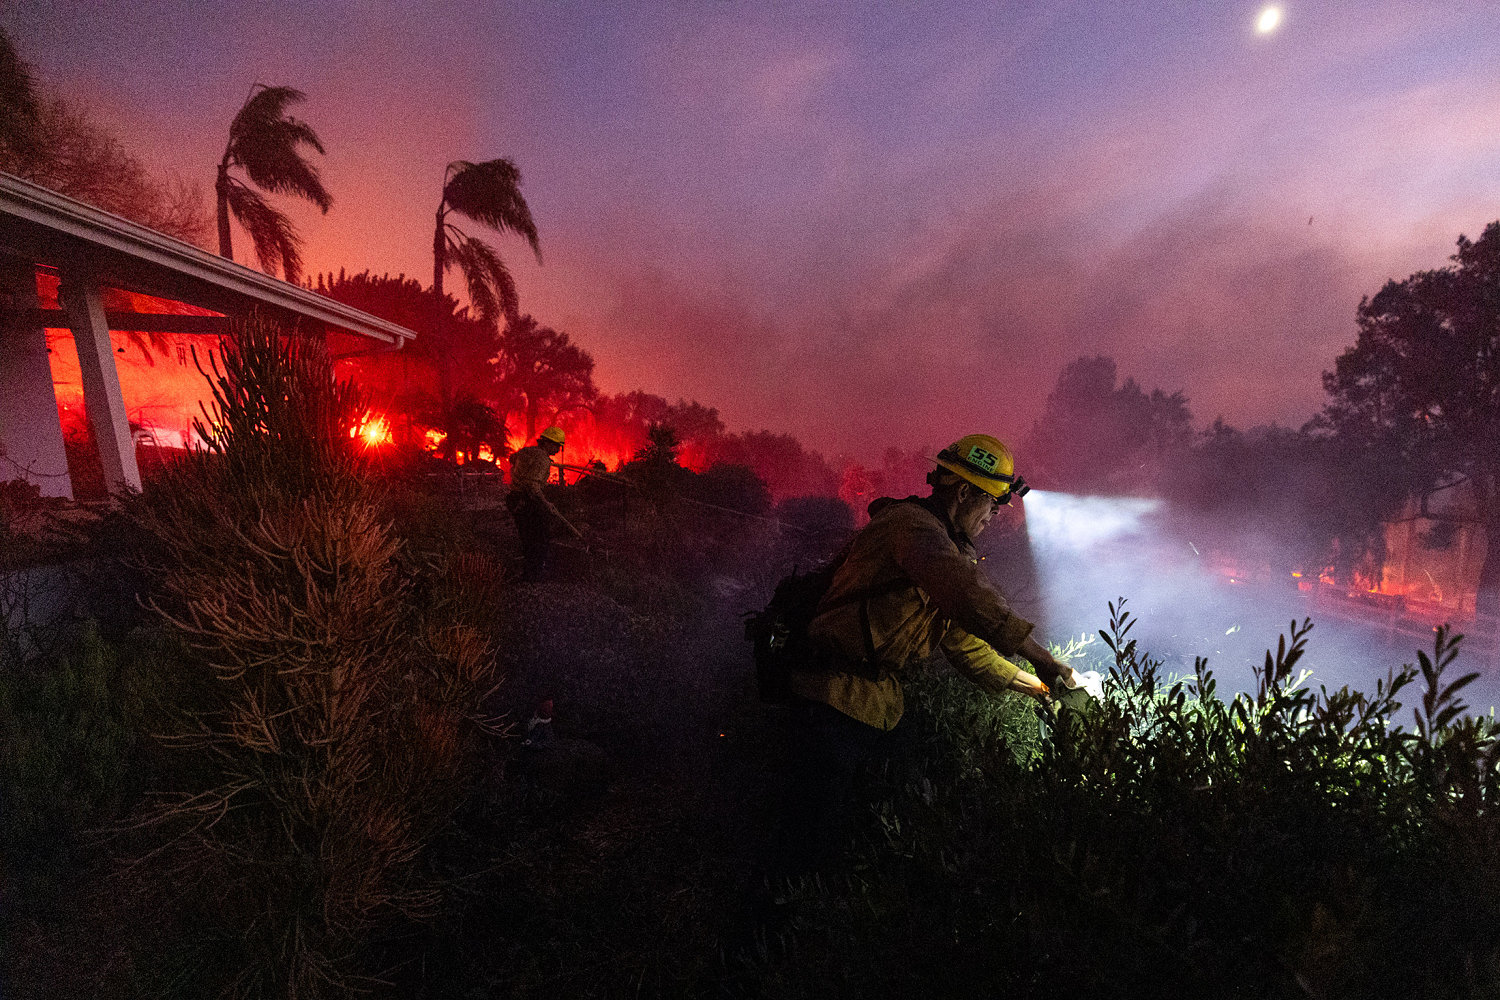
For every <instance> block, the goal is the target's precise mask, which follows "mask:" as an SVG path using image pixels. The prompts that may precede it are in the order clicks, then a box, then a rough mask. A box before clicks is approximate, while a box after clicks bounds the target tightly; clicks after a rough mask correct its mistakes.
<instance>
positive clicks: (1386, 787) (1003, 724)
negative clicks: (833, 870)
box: [756, 602, 1500, 997]
mask: <svg viewBox="0 0 1500 1000" xmlns="http://www.w3.org/2000/svg"><path fill="white" fill-rule="evenodd" d="M1112 615H1113V618H1112V622H1111V627H1110V629H1109V630H1108V631H1107V632H1105V633H1103V634H1102V636H1103V638H1104V641H1105V643H1106V645H1107V646H1108V647H1109V648H1110V650H1111V651H1112V652H1113V662H1112V663H1111V664H1110V665H1109V672H1110V683H1109V684H1108V685H1107V687H1106V692H1107V697H1106V700H1105V703H1104V704H1103V705H1102V706H1101V708H1100V710H1099V711H1098V712H1095V713H1089V714H1087V715H1079V716H1075V717H1073V718H1072V719H1071V720H1058V719H1052V720H1050V721H1049V722H1047V723H1045V724H1044V725H1045V729H1046V733H1045V735H1044V736H1043V737H1042V738H1040V739H1039V740H1036V741H1035V742H1030V741H1032V740H1033V739H1034V737H1033V736H1032V735H1031V734H1030V731H1029V730H1028V728H1027V726H1026V725H1025V724H1024V721H1023V720H1024V718H1025V714H1027V713H1026V712H1025V711H1023V710H1022V709H1021V708H1020V707H1019V706H1017V705H1015V704H1013V703H1012V704H1011V705H1009V706H1007V705H1005V704H1002V705H1000V706H995V705H994V703H992V702H988V703H987V702H985V701H982V700H980V699H979V698H977V697H975V696H974V695H972V694H970V693H969V692H965V691H964V690H963V689H961V688H958V687H956V686H955V685H956V683H957V682H956V681H954V680H952V679H944V678H941V677H939V678H933V679H928V680H925V681H922V682H920V683H918V684H915V685H913V686H912V691H911V704H912V705H913V710H914V718H913V720H912V721H913V722H914V723H916V724H917V725H918V727H919V732H920V734H921V747H920V750H919V753H918V760H917V763H916V766H915V767H914V768H910V769H909V771H908V773H909V775H910V777H908V778H907V779H906V780H905V781H903V782H901V783H899V784H898V785H896V786H895V787H894V788H893V790H892V791H891V793H890V795H889V796H888V797H887V798H886V799H885V800H884V801H882V802H880V803H878V804H877V806H876V812H875V816H876V817H877V822H876V823H875V824H874V825H873V826H871V827H870V828H869V829H868V830H867V832H866V835H865V838H864V846H863V848H862V849H861V852H860V855H859V857H860V858H861V859H862V860H860V861H859V862H858V864H857V865H856V869H855V874H854V875H853V876H852V877H850V878H849V879H848V880H847V881H846V882H844V883H838V882H835V883H833V884H831V885H827V884H823V885H810V886H803V887H801V888H800V893H801V895H800V904H801V905H800V909H799V910H798V911H797V914H798V915H797V918H796V920H795V921H794V922H793V924H792V926H791V928H790V929H789V930H788V931H787V932H786V936H787V938H788V939H789V940H790V941H791V942H792V944H791V945H790V947H791V948H792V953H793V954H794V955H795V964H797V965H798V967H799V968H800V969H803V970H804V971H805V972H806V973H807V974H806V976H805V977H804V978H803V979H802V981H801V984H800V985H799V986H797V987H795V988H794V987H791V986H790V984H788V983H786V982H784V981H782V980H781V978H780V976H781V972H780V970H779V969H778V967H777V964H776V962H774V961H770V960H767V963H766V967H765V970H764V972H765V974H766V977H767V978H766V979H757V980H756V981H757V982H759V983H760V984H761V986H765V984H766V982H767V981H769V982H772V983H775V984H777V985H776V986H775V988H773V989H769V990H767V991H766V992H767V993H768V995H783V996H804V995H814V994H815V993H816V992H817V990H818V989H819V988H821V989H823V990H825V991H826V992H825V993H824V994H823V995H840V996H859V995H902V991H903V990H908V989H919V988H920V989H922V990H923V991H925V992H927V993H929V994H931V995H944V996H989V995H994V994H996V993H1000V992H1008V993H1012V994H1016V995H1022V996H1031V995H1041V994H1042V993H1043V992H1044V991H1045V992H1046V993H1047V995H1063V996H1072V995H1078V996H1096V997H1097V996H1105V997H1131V996H1144V995H1162V996H1247V997H1251V996H1253V997H1264V996H1288V997H1291V996H1314V997H1368V996H1492V995H1494V993H1495V991H1496V989H1497V988H1500V947H1497V945H1496V943H1495V940H1494V938H1493V935H1492V934H1490V933H1489V932H1488V930H1487V928H1489V927H1491V926H1493V922H1494V921H1495V920H1496V919H1497V918H1500V893H1497V889H1500V852H1497V851H1496V850H1495V848H1496V847H1497V846H1500V817H1497V812H1496V806H1497V805H1500V741H1497V736H1500V729H1497V727H1496V725H1495V723H1494V721H1493V720H1489V719H1475V718H1472V717H1469V716H1467V715H1466V714H1465V712H1466V706H1465V705H1464V704H1463V703H1462V701H1461V699H1460V692H1461V691H1462V690H1463V688H1464V687H1465V686H1466V685H1467V684H1468V683H1469V682H1470V681H1472V679H1473V677H1474V675H1473V674H1469V675H1465V676H1462V677H1458V678H1452V677H1451V673H1452V666H1453V663H1454V658H1455V656H1456V653H1457V641H1458V639H1457V637H1455V636H1452V635H1450V634H1449V633H1448V632H1447V630H1446V629H1444V630H1440V631H1439V632H1438V633H1437V635H1436V637H1435V640H1434V648H1433V650H1432V652H1431V653H1427V652H1423V653H1421V654H1420V655H1419V657H1418V665H1417V666H1416V667H1406V668H1403V669H1402V670H1400V671H1394V672H1392V673H1391V674H1390V675H1389V676H1388V677H1387V679H1385V680H1383V681H1382V682H1380V683H1379V685H1378V686H1377V689H1376V691H1375V693H1374V694H1373V695H1365V694H1361V693H1358V692H1353V691H1350V690H1347V689H1341V690H1338V691H1333V692H1329V691H1327V690H1320V691H1318V692H1313V691H1312V690H1310V689H1309V688H1307V687H1306V685H1305V678H1304V677H1302V676H1300V675H1299V674H1298V673H1297V666H1298V663H1299V662H1300V659H1301V656H1302V651H1303V648H1304V644H1305V641H1306V638H1307V634H1308V631H1309V629H1310V628H1311V625H1310V623H1307V622H1304V623H1302V624H1300V625H1299V624H1297V623H1293V626H1292V628H1291V631H1290V633H1289V635H1288V636H1287V637H1285V638H1283V640H1282V641H1281V642H1280V643H1279V644H1278V648H1277V650H1276V651H1275V652H1273V653H1268V654H1267V657H1266V660H1265V663H1264V665H1263V666H1262V668H1261V669H1260V671H1259V672H1258V676H1257V684H1256V689H1255V690H1254V691H1253V692H1248V693H1244V694H1239V695H1236V696H1235V697H1233V698H1231V699H1229V700H1228V701H1224V700H1222V699H1220V698H1219V696H1218V694H1217V691H1216V685H1215V681H1214V678H1213V675H1212V673H1211V672H1210V671H1209V669H1208V667H1207V665H1206V663H1204V662H1203V661H1199V662H1198V664H1197V667H1196V670H1195V673H1194V675H1193V676H1191V677H1186V678H1167V677H1164V676H1163V675H1162V674H1161V670H1160V667H1161V665H1160V663H1159V662H1157V661H1155V660H1153V659H1152V658H1151V657H1149V656H1148V655H1146V654H1145V653H1144V652H1143V651H1141V650H1139V649H1138V648H1137V646H1136V644H1135V642H1134V640H1133V639H1131V638H1130V631H1131V628H1132V625H1133V620H1132V619H1131V618H1130V617H1129V616H1128V615H1127V614H1126V613H1125V612H1124V610H1123V602H1121V605H1120V606H1112ZM1413 686H1416V687H1417V688H1418V689H1419V690H1420V692H1421V693H1420V699H1419V703H1418V705H1417V708H1416V712H1415V728H1414V729H1412V730H1407V729H1403V728H1402V727H1400V726H1398V725H1397V724H1396V721H1397V714H1398V712H1399V711H1400V709H1401V705H1400V702H1399V701H1398V696H1399V695H1400V694H1402V693H1403V692H1404V691H1406V690H1408V689H1410V688H1412V687H1413ZM1018 745H1019V748H1020V749H1019V752H1017V748H1018ZM1033 746H1034V747H1035V750H1036V757H1035V762H1034V763H1032V760H1031V759H1030V758H1031V750H1030V748H1031V747H1033ZM803 987H809V988H808V989H806V990H805V991H804V989H803Z"/></svg>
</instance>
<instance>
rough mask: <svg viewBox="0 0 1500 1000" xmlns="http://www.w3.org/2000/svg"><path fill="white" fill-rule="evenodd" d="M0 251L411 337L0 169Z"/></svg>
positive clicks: (356, 329) (384, 336) (156, 288)
mask: <svg viewBox="0 0 1500 1000" xmlns="http://www.w3.org/2000/svg"><path fill="white" fill-rule="evenodd" d="M0 253H7V254H12V255H15V256H19V257H23V258H27V259H29V260H32V261H34V262H35V263H38V264H44V265H49V266H53V267H59V268H61V269H62V270H63V271H64V272H66V271H68V270H69V269H76V268H79V267H86V268H87V269H88V271H89V273H90V274H91V276H92V277H94V278H95V279H97V280H98V281H99V282H100V283H101V284H105V285H113V286H115V287H118V288H124V289H128V290H130V291H135V292H143V293H145V294H147V295H155V296H159V297H161V298H166V299H173V300H176V301H178V302H188V303H191V304H193V305H196V306H202V307H205V308H208V309H213V310H216V311H218V312H222V313H243V312H246V311H248V310H249V309H250V308H252V307H259V308H261V309H263V310H270V311H271V312H273V313H280V314H282V315H283V316H284V317H285V318H288V319H293V320H309V321H312V322H315V323H318V324H322V325H324V326H328V327H333V328H335V329H338V330H342V331H346V332H348V333H353V334H357V335H360V336H364V337H369V338H372V339H374V340H379V341H383V342H384V343H386V344H390V345H393V346H396V347H399V346H401V345H402V344H403V343H405V342H406V341H408V340H411V339H412V338H414V337H416V332H415V331H413V330H409V329H407V328H406V327H404V326H400V325H398V324H396V323H391V322H389V321H387V320H383V319H380V318H379V317H377V316H372V315H370V314H369V313H367V312H362V311H361V310H359V309H355V308H352V307H351V306H347V305H344V304H343V303H342V302H336V301H334V300H333V299H330V298H328V297H327V296H324V295H319V294H318V293H317V292H313V291H310V290H309V289H306V288H302V287H301V286H299V285H294V284H291V283H290V282H286V281H281V280H280V279H278V278H273V277H271V276H269V275H266V274H262V273H261V272H259V271H255V270H252V269H250V268H248V267H244V266H243V265H240V264H236V263H234V262H233V261H230V260H226V259H224V258H223V257H219V256H216V255H215V254H211V253H208V252H207V251H204V250H200V249H199V248H198V247H195V246H192V245H191V244H188V243H184V242H182V241H181V240H177V239H173V238H172V237H170V236H167V235H165V234H163V233H159V232H157V231H156V230H154V229H147V228H146V227H145V226H141V225H137V224H136V223H134V222H131V221H130V220H128V219H122V218H121V217H120V216H118V215H112V214H110V213H109V212H105V211H102V210H100V209H97V208H94V207H93V206H91V205H85V204H84V203H83V202H80V201H74V200H73V199H72V198H68V197H65V196H63V195H60V194H58V193H57V192H55V191H49V190H47V189H46V188H43V187H39V186H37V185H35V184H32V183H30V182H28V181H24V180H21V179H20V178H19V177H14V176H12V175H10V174H6V173H0Z"/></svg>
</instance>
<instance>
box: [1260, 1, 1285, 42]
mask: <svg viewBox="0 0 1500 1000" xmlns="http://www.w3.org/2000/svg"><path fill="white" fill-rule="evenodd" d="M1279 27H1281V8H1280V7H1275V6H1272V7H1267V8H1265V9H1264V10H1262V11H1261V12H1260V17H1258V18H1256V19H1255V32H1256V34H1259V35H1269V34H1270V33H1271V32H1273V31H1275V30H1276V29H1277V28H1279Z"/></svg>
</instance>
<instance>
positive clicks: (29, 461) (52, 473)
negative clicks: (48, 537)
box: [0, 257, 73, 497]
mask: <svg viewBox="0 0 1500 1000" xmlns="http://www.w3.org/2000/svg"><path fill="white" fill-rule="evenodd" d="M0 295H3V299H0V304H3V308H0V480H10V479H26V480H29V481H30V482H32V483H35V484H36V485H37V486H38V487H39V488H40V489H41V493H42V495H43V496H49V497H71V496H72V495H73V484H72V480H71V479H70V478H69V477H68V460H67V455H66V453H65V451H64V449H63V435H62V428H61V426H60V425H59V423H58V419H57V401H56V399H55V397H54V396H53V392H52V377H51V371H50V368H49V365H48V354H47V338H46V335H45V334H44V333H43V331H42V329H41V327H39V326H37V325H36V324H35V323H34V322H32V321H31V320H30V319H29V315H30V310H32V309H35V308H36V307H37V294H36V279H35V277H34V268H33V267H32V265H31V263H30V262H28V261H21V260H18V259H15V258H8V257H0Z"/></svg>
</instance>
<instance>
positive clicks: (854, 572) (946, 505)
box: [780, 434, 1072, 872]
mask: <svg viewBox="0 0 1500 1000" xmlns="http://www.w3.org/2000/svg"><path fill="white" fill-rule="evenodd" d="M936 465H937V467H936V468H935V469H934V470H933V471H932V472H931V473H930V474H929V475H928V477H927V481H928V483H929V484H930V485H931V486H932V493H931V495H930V496H926V497H915V496H913V497H907V498H906V499H905V500H893V499H890V498H882V499H880V500H876V501H875V502H874V503H872V504H871V505H870V508H869V510H870V523H869V524H868V525H867V526H866V527H865V528H864V529H862V530H861V531H860V532H859V533H858V534H857V535H856V536H855V537H854V539H853V540H852V541H851V542H850V543H849V545H848V546H847V547H846V548H845V550H844V552H843V553H842V554H841V556H840V557H839V562H838V566H837V569H836V570H835V571H834V575H833V581H832V583H831V585H830V586H829V588H828V590H827V592H826V593H825V594H824V596H823V598H822V600H821V601H820V602H819V604H818V609H817V614H816V616H815V617H814V618H813V620H812V623H811V624H810V625H809V627H808V636H809V638H810V639H811V640H812V642H811V647H812V651H811V652H810V653H809V654H808V656H807V657H806V658H805V659H804V661H803V663H802V669H795V670H794V671H793V673H792V676H791V688H792V692H793V694H794V695H795V696H796V697H795V698H794V702H793V705H792V713H793V723H792V725H793V734H794V736H793V742H794V750H793V752H794V755H795V756H796V757H797V758H798V759H797V760H795V761H794V763H793V768H794V775H795V777H794V779H793V785H792V788H791V790H790V797H789V801H788V803H787V806H788V808H787V813H786V820H785V826H784V829H783V831H782V835H781V848H782V850H781V852H780V853H781V855H782V857H781V859H780V860H781V863H782V864H783V865H784V866H785V868H784V870H786V871H788V872H798V871H807V870H812V869H815V868H817V867H819V866H821V865H822V864H823V863H825V862H826V861H828V860H830V855H831V853H832V852H833V851H834V849H836V848H837V846H838V844H839V842H840V841H841V838H842V828H843V825H844V821H845V819H846V814H847V800H848V798H849V797H850V796H851V794H852V790H853V780H854V775H855V772H856V771H857V770H858V769H859V767H860V766H861V765H862V764H863V763H864V762H865V761H866V760H868V759H870V758H871V757H872V756H874V755H876V754H877V753H878V752H880V750H881V749H882V746H883V744H885V743H887V742H888V740H889V735H888V734H890V733H891V731H892V730H894V729H895V728H896V725H897V723H898V722H900V720H901V715H902V711H903V707H904V703H903V699H902V692H901V684H900V681H899V676H900V674H901V673H902V672H903V671H905V670H906V669H907V668H908V667H909V666H910V665H911V664H914V663H917V662H920V661H922V660H924V659H926V658H927V657H929V656H931V655H932V654H934V653H936V652H938V651H939V650H940V651H941V652H942V653H943V654H944V656H945V657H946V659H947V660H948V661H949V662H950V663H952V665H953V666H954V668H955V669H956V670H957V671H958V672H959V673H961V674H963V675H964V676H965V677H967V678H968V679H969V680H971V681H972V682H974V683H975V684H977V685H978V686H979V687H980V688H982V689H984V690H985V691H990V692H994V693H998V692H1001V691H1019V692H1021V693H1023V694H1026V695H1030V696H1031V697H1033V698H1037V699H1038V700H1042V701H1045V700H1047V698H1048V696H1049V687H1048V682H1049V681H1052V680H1054V679H1057V678H1066V677H1067V676H1068V675H1070V674H1071V673H1072V668H1071V667H1069V666H1068V665H1067V664H1066V663H1064V662H1063V661H1061V660H1058V659H1056V658H1055V657H1053V655H1052V654H1051V653H1050V652H1048V650H1047V648H1046V647H1045V646H1044V645H1043V644H1042V643H1040V642H1038V641H1037V639H1036V638H1035V637H1034V636H1033V635H1032V625H1031V623H1030V622H1028V621H1027V620H1026V619H1024V618H1022V617H1021V616H1020V615H1018V614H1016V613H1015V612H1014V611H1012V610H1011V608H1010V605H1009V604H1007V603H1006V601H1005V598H1004V597H1002V596H1001V595H1000V592H999V591H998V590H996V589H995V586H994V584H992V583H991V582H990V581H989V580H988V579H987V578H986V577H985V575H984V573H983V572H981V571H980V568H979V560H978V556H977V554H976V552H975V549H974V539H975V538H977V537H978V536H979V535H980V534H981V533H982V532H983V531H984V529H985V528H986V527H987V526H988V525H989V523H990V521H991V519H992V518H993V517H994V516H995V514H996V513H997V512H998V510H999V509H1000V508H1001V507H1003V506H1006V505H1008V504H1009V503H1010V501H1011V498H1012V497H1016V496H1023V495H1024V494H1025V493H1026V492H1027V490H1028V487H1027V486H1026V484H1025V481H1024V480H1023V479H1022V478H1021V477H1019V476H1017V475H1016V474H1015V460H1014V458H1013V457H1012V455H1011V452H1010V449H1009V448H1007V447H1006V446H1005V445H1004V444H1003V443H1002V442H1001V441H999V440H998V439H996V438H993V437H991V436H989V435H987V434H970V435H968V436H966V437H962V438H959V439H958V440H957V441H955V442H954V443H953V444H951V445H949V446H948V447H947V448H944V449H943V450H942V452H941V453H939V454H938V456H937V458H936ZM1017 654H1019V655H1020V656H1021V657H1024V658H1025V659H1026V660H1027V661H1029V662H1030V664H1031V666H1032V668H1033V670H1034V671H1035V672H1032V671H1028V670H1023V669H1022V668H1021V667H1020V666H1018V665H1017V664H1016V663H1014V662H1012V659H1011V658H1012V657H1015V656H1016V655H1017Z"/></svg>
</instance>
